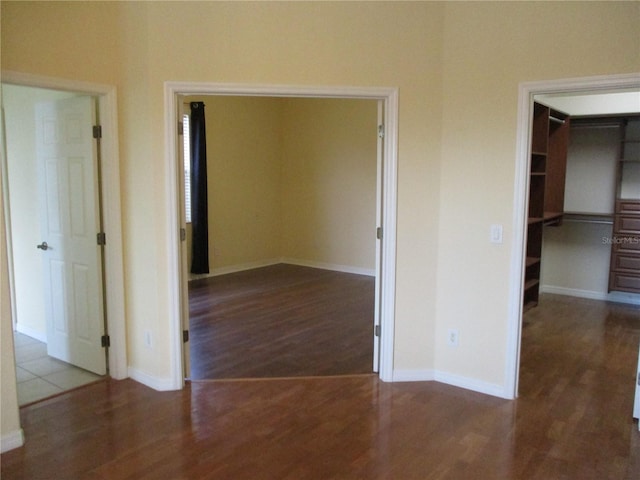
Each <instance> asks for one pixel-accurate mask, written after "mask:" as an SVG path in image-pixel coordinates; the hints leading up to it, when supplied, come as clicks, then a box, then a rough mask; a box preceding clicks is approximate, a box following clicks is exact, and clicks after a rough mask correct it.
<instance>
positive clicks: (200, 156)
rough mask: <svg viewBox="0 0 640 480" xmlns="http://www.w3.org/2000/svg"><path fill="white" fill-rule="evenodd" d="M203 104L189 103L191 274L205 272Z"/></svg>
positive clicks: (207, 256)
mask: <svg viewBox="0 0 640 480" xmlns="http://www.w3.org/2000/svg"><path fill="white" fill-rule="evenodd" d="M205 132H206V129H205V122H204V103H202V102H191V132H190V133H191V228H192V238H193V243H192V250H191V253H192V256H191V273H209V225H208V208H207V140H206V135H205Z"/></svg>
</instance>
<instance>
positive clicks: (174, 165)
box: [165, 83, 397, 385]
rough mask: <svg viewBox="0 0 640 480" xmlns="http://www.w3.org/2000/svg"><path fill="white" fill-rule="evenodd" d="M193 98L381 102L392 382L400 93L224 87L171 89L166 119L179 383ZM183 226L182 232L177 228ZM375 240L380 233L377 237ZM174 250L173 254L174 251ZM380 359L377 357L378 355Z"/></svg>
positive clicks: (385, 299)
mask: <svg viewBox="0 0 640 480" xmlns="http://www.w3.org/2000/svg"><path fill="white" fill-rule="evenodd" d="M193 95H234V96H270V97H284V98H290V97H300V98H354V99H370V100H379V101H381V103H382V105H383V112H382V123H381V128H380V136H381V138H384V142H383V143H384V147H383V151H382V156H383V158H384V162H382V165H381V167H380V170H381V172H382V175H381V181H382V189H381V191H382V193H381V194H380V200H381V201H380V202H379V205H380V213H381V215H380V217H381V223H380V224H379V225H378V229H379V230H378V232H379V234H380V236H381V237H382V238H381V239H380V240H382V239H384V240H383V241H380V242H378V245H379V246H378V248H379V249H380V250H379V251H380V252H381V254H380V257H379V258H380V278H381V282H380V290H379V295H378V297H377V298H378V301H377V304H378V305H379V311H380V316H379V318H380V324H379V325H380V326H379V328H378V329H377V332H376V333H379V338H380V349H379V352H380V354H379V358H380V378H381V379H382V380H386V381H391V380H392V352H393V315H394V294H393V292H394V290H395V217H396V213H395V206H396V172H397V154H396V151H397V91H396V90H395V89H377V88H363V89H357V88H305V87H287V86H283V87H280V86H271V87H268V86H267V87H264V86H260V87H247V86H234V85H220V84H192V83H167V84H165V118H166V120H167V122H166V125H167V132H166V133H167V135H166V136H165V138H166V142H167V148H166V151H167V159H166V162H167V171H168V172H169V174H170V175H169V176H170V179H169V180H170V181H169V182H168V197H169V198H172V199H174V200H173V202H174V203H173V205H172V206H171V209H170V211H169V217H170V218H169V228H170V230H169V233H168V237H169V243H170V257H169V259H168V260H169V264H170V265H169V267H170V268H169V271H170V272H173V273H174V275H173V276H171V275H170V281H171V285H170V291H171V292H173V295H172V298H173V299H174V302H172V303H173V308H172V318H173V325H174V329H173V331H174V332H175V333H174V340H173V345H172V346H173V348H172V364H173V369H172V370H173V373H174V378H175V381H176V382H179V384H180V385H183V382H184V378H185V377H184V372H185V362H186V361H187V359H186V357H184V356H183V353H184V350H186V349H184V348H183V342H182V339H183V330H184V327H183V326H186V324H187V323H186V321H187V320H188V315H186V314H185V306H186V295H185V293H186V282H187V278H186V269H184V268H183V265H184V263H183V261H182V259H181V245H180V241H179V238H180V233H179V232H180V231H181V229H185V227H186V226H185V224H184V222H183V219H182V208H181V207H182V203H181V200H180V198H181V196H180V191H179V189H180V188H181V178H180V170H181V169H180V168H179V162H178V157H179V153H178V149H179V148H180V146H179V145H178V143H179V142H177V135H176V134H175V128H174V127H173V126H174V125H176V124H177V120H178V119H177V117H178V111H179V109H178V106H179V104H180V102H181V98H182V97H184V96H193ZM174 226H177V227H178V228H175V227H174ZM372 233H373V235H375V234H376V232H372ZM171 247H173V248H171ZM374 357H375V355H374Z"/></svg>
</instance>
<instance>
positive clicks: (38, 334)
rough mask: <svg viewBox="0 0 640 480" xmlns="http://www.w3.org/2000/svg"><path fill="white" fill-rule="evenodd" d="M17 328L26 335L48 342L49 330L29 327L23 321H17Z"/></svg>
mask: <svg viewBox="0 0 640 480" xmlns="http://www.w3.org/2000/svg"><path fill="white" fill-rule="evenodd" d="M16 330H17V331H18V332H19V333H22V334H24V335H26V336H27V337H31V338H35V339H36V340H40V341H41V342H43V343H47V332H46V331H45V332H42V331H40V330H36V329H35V328H31V327H27V326H26V325H23V324H22V323H16Z"/></svg>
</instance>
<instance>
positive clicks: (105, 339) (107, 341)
mask: <svg viewBox="0 0 640 480" xmlns="http://www.w3.org/2000/svg"><path fill="white" fill-rule="evenodd" d="M100 342H101V344H102V346H103V347H110V346H111V339H110V338H109V335H103V336H102V337H101V338H100Z"/></svg>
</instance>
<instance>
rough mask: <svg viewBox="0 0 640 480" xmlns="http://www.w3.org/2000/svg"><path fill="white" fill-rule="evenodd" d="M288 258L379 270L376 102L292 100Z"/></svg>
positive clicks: (287, 143) (286, 173)
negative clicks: (376, 268)
mask: <svg viewBox="0 0 640 480" xmlns="http://www.w3.org/2000/svg"><path fill="white" fill-rule="evenodd" d="M283 119H284V129H283V132H284V135H283V138H284V142H283V146H284V152H283V165H282V176H283V191H282V212H283V217H282V218H283V221H282V223H283V225H282V227H283V228H282V237H281V241H282V249H281V252H282V256H283V257H284V258H286V259H293V260H297V261H302V262H303V263H305V262H308V263H311V264H329V265H334V266H343V267H349V268H353V269H354V270H356V271H370V272H372V271H373V270H374V269H375V242H376V240H375V229H376V155H377V149H376V145H377V135H376V132H377V128H376V123H377V102H376V101H374V100H338V99H287V100H285V107H284V115H283Z"/></svg>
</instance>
